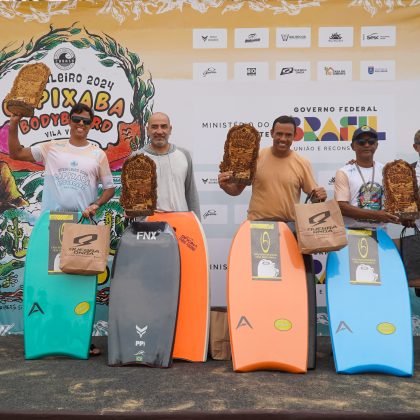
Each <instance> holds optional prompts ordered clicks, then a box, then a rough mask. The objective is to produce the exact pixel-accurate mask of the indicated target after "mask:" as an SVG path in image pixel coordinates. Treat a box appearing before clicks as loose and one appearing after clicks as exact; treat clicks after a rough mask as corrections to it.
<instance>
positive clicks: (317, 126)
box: [294, 106, 387, 184]
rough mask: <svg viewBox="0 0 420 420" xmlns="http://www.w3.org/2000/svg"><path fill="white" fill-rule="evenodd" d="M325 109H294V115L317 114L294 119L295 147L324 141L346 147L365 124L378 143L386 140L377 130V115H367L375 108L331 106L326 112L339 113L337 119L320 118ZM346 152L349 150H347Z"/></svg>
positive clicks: (382, 132)
mask: <svg viewBox="0 0 420 420" xmlns="http://www.w3.org/2000/svg"><path fill="white" fill-rule="evenodd" d="M326 109H327V108H321V107H318V108H316V109H309V108H306V107H303V106H302V107H294V111H295V112H296V113H297V112H301V113H307V112H318V114H316V115H317V116H312V115H308V116H306V117H303V118H296V126H297V128H296V136H295V142H294V144H295V145H297V146H299V145H302V142H305V143H306V142H308V144H309V145H310V146H312V145H313V143H314V142H320V141H324V142H342V146H343V147H347V146H349V144H350V141H351V138H352V136H353V133H354V131H355V130H356V129H357V128H359V127H360V126H362V125H365V124H367V125H369V126H370V127H373V128H374V129H375V130H376V131H377V132H378V138H379V140H380V141H383V140H387V133H386V132H385V131H381V130H380V129H379V124H378V117H377V115H372V114H369V113H367V112H372V113H374V112H375V113H376V112H378V108H377V107H376V106H363V107H362V106H338V107H334V106H332V107H328V112H329V113H331V114H333V113H335V112H338V113H340V116H339V117H337V118H331V117H329V116H325V117H324V118H322V117H320V116H319V113H321V112H327V111H326ZM355 112H357V113H359V116H357V117H355V116H354V113H355ZM347 142H348V143H347ZM302 146H303V145H302ZM349 147H350V146H349ZM348 150H351V149H350V148H349V149H348ZM331 176H332V174H331V173H330V174H329V175H328V179H330V178H331ZM324 184H325V182H324Z"/></svg>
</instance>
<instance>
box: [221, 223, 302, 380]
mask: <svg viewBox="0 0 420 420" xmlns="http://www.w3.org/2000/svg"><path fill="white" fill-rule="evenodd" d="M276 244H277V249H276ZM256 267H257V269H258V271H256ZM227 300H228V320H229V332H230V342H231V347H232V361H233V369H234V370H235V371H238V372H247V371H253V370H283V371H287V372H293V373H304V372H306V370H307V360H308V296H307V286H306V274H305V267H304V262H303V257H302V255H301V253H300V252H299V249H298V246H297V242H296V239H295V237H294V236H293V233H292V232H291V230H290V229H289V228H288V226H287V225H286V224H285V223H282V222H250V221H246V222H244V223H243V224H242V225H241V226H240V228H239V230H238V232H237V233H236V235H235V237H234V239H233V242H232V245H231V248H230V253H229V263H228V282H227Z"/></svg>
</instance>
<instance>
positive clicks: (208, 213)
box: [203, 209, 217, 219]
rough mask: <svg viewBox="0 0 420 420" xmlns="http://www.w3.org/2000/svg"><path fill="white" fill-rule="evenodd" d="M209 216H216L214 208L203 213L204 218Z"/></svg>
mask: <svg viewBox="0 0 420 420" xmlns="http://www.w3.org/2000/svg"><path fill="white" fill-rule="evenodd" d="M210 216H217V212H216V210H214V209H209V210H207V211H206V212H205V213H204V214H203V217H204V219H207V217H210Z"/></svg>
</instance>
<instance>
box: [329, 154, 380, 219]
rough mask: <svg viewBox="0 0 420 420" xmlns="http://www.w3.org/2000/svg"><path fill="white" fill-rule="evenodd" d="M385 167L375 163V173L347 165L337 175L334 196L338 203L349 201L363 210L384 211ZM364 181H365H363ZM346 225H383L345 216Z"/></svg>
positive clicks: (371, 169) (367, 169)
mask: <svg viewBox="0 0 420 420" xmlns="http://www.w3.org/2000/svg"><path fill="white" fill-rule="evenodd" d="M383 167H384V165H383V164H382V163H379V162H375V173H374V179H373V182H372V176H373V167H372V168H362V167H361V166H359V169H360V172H361V173H362V176H363V178H362V176H361V175H360V173H359V171H358V170H357V166H356V164H353V165H346V166H343V167H342V168H340V169H339V170H338V171H337V173H336V175H335V186H334V196H335V199H336V200H337V201H347V202H348V203H349V204H351V205H352V206H355V207H359V208H361V209H369V210H382V208H383V195H384V190H383V187H382V170H383ZM363 179H364V180H363ZM343 219H344V224H345V225H346V226H347V227H379V226H383V223H380V222H377V221H373V220H372V221H368V220H356V219H353V218H352V217H347V216H344V217H343Z"/></svg>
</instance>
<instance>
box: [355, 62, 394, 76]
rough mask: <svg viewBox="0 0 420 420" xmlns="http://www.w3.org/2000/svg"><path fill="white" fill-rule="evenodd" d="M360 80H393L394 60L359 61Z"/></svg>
mask: <svg viewBox="0 0 420 420" xmlns="http://www.w3.org/2000/svg"><path fill="white" fill-rule="evenodd" d="M360 79H361V80H395V61H393V60H389V61H361V62H360Z"/></svg>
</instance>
